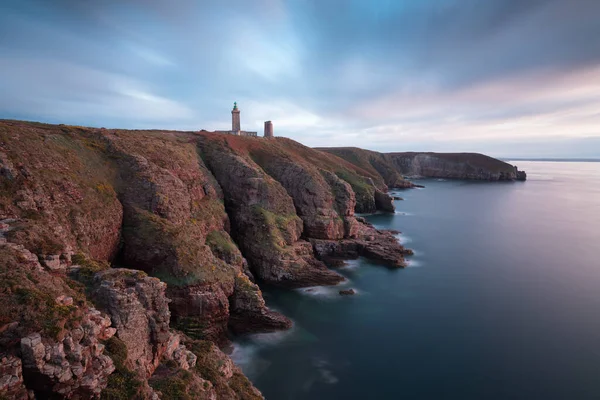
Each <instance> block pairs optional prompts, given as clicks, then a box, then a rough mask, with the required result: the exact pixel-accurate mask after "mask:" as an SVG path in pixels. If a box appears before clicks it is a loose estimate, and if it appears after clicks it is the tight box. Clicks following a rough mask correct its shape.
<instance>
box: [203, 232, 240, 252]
mask: <svg viewBox="0 0 600 400" xmlns="http://www.w3.org/2000/svg"><path fill="white" fill-rule="evenodd" d="M206 244H207V245H208V246H209V247H210V249H211V250H213V252H217V253H225V254H232V255H233V254H236V253H237V251H238V249H237V246H236V245H235V244H234V243H233V241H232V240H231V238H230V237H229V235H228V234H227V233H226V232H225V231H217V230H215V231H212V232H210V233H209V234H208V235H207V236H206Z"/></svg>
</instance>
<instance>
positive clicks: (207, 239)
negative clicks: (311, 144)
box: [0, 121, 414, 399]
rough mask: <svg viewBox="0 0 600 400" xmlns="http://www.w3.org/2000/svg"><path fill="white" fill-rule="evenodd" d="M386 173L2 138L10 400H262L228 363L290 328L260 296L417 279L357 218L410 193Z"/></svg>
mask: <svg viewBox="0 0 600 400" xmlns="http://www.w3.org/2000/svg"><path fill="white" fill-rule="evenodd" d="M384 167H385V166H384ZM381 168H383V167H381V166H380V169H381ZM388 172H389V174H388V175H386V177H383V176H382V175H379V173H377V171H375V172H373V171H372V170H370V169H368V168H366V169H365V168H363V167H361V166H359V165H356V164H353V163H351V162H348V161H346V160H344V159H342V158H339V157H337V156H335V155H332V154H329V153H327V152H323V151H318V150H315V149H310V148H308V147H305V146H302V145H301V144H299V143H297V142H294V141H292V140H289V139H285V138H274V139H272V140H264V139H259V138H252V137H238V136H232V135H222V134H215V133H210V132H201V133H197V132H171V131H125V130H109V129H95V128H83V127H72V126H66V125H46V124H37V123H26V122H20V121H0V189H1V190H0V260H2V262H0V282H1V284H0V300H1V301H2V302H3V304H4V307H3V309H2V310H1V311H0V347H1V353H2V354H1V357H0V360H1V362H0V397H2V396H4V397H6V398H16V399H28V398H34V397H37V398H48V397H58V398H61V397H62V398H72V399H83V398H98V397H103V398H104V397H105V398H115V399H121V398H139V399H158V398H161V399H172V398H184V399H217V398H223V399H259V398H262V395H261V394H260V392H259V391H258V390H257V389H256V388H255V387H254V386H253V385H252V384H251V383H250V382H249V381H248V379H247V378H246V377H245V376H244V375H243V374H242V373H241V371H240V370H239V369H238V368H237V367H236V366H235V365H234V364H233V362H232V361H231V359H229V357H228V356H227V355H225V354H224V353H223V352H222V351H221V350H220V348H225V347H227V346H228V345H229V343H230V339H231V338H232V337H235V335H240V334H248V333H257V332H272V331H276V330H285V329H289V328H290V327H291V325H292V322H291V321H290V320H289V319H288V318H287V317H285V316H284V315H282V314H280V313H277V312H275V311H273V310H270V309H269V308H268V307H267V306H266V304H265V301H264V299H263V296H262V292H261V290H260V287H259V284H263V283H266V284H270V285H276V286H280V287H286V288H298V287H307V286H315V285H335V284H337V283H339V282H341V281H343V280H344V277H343V276H342V275H340V274H338V273H337V272H336V271H335V270H334V269H332V267H335V266H336V265H339V263H340V260H343V259H353V258H357V257H367V258H370V259H372V260H374V261H376V262H377V263H379V264H382V265H385V266H387V267H389V268H402V267H404V266H405V265H406V262H405V259H404V257H405V256H406V255H410V254H412V252H411V251H410V250H409V249H405V248H404V247H403V246H402V245H400V244H399V242H398V240H397V239H396V237H395V235H396V234H397V232H393V231H386V230H378V229H376V228H375V227H373V226H372V225H371V224H369V223H368V222H367V221H366V220H365V219H364V218H361V217H358V216H356V215H355V213H359V212H361V213H362V212H366V213H371V212H376V211H381V212H393V211H394V205H393V200H394V199H393V198H392V197H391V196H390V195H389V194H387V190H388V188H389V187H395V188H409V187H413V186H414V185H413V184H412V183H411V182H409V181H407V180H405V179H404V178H403V177H402V176H401V175H400V174H398V173H393V171H388ZM386 182H389V183H393V185H388V184H387V183H386ZM343 294H344V295H348V294H351V293H349V292H348V293H343Z"/></svg>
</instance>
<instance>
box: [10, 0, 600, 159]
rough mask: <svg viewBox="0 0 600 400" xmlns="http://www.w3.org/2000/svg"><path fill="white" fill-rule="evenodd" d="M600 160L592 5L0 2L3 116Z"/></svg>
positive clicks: (536, 1)
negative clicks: (235, 110)
mask: <svg viewBox="0 0 600 400" xmlns="http://www.w3.org/2000/svg"><path fill="white" fill-rule="evenodd" d="M234 101H237V103H238V106H239V108H240V110H241V121H242V129H244V130H250V131H258V132H259V134H262V130H263V123H264V121H266V120H272V121H273V125H274V131H275V135H277V136H287V137H290V138H292V139H295V140H298V141H300V142H302V143H303V144H306V145H308V146H357V147H362V148H368V149H372V150H377V151H476V152H482V153H486V154H490V155H492V156H497V157H588V158H592V157H600V1H598V0H568V1H567V0H485V1H482V0H429V1H428V0H228V1H225V0H214V1H208V0H176V1H175V0H1V1H0V118H9V119H24V120H34V121H43V122H50V123H64V124H72V125H85V126H96V127H106V128H152V129H181V130H200V129H206V130H226V129H230V126H231V114H230V111H231V108H232V105H233V102H234Z"/></svg>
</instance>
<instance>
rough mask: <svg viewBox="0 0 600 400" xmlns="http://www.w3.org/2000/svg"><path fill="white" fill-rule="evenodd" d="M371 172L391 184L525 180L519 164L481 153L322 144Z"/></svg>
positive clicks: (391, 185)
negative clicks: (431, 180) (381, 150)
mask: <svg viewBox="0 0 600 400" xmlns="http://www.w3.org/2000/svg"><path fill="white" fill-rule="evenodd" d="M319 150H321V151H323V152H326V153H329V154H334V155H336V156H338V157H340V158H343V159H344V160H346V161H348V162H350V163H352V164H354V165H356V166H357V167H360V168H362V169H364V170H367V171H370V172H372V173H377V174H378V175H379V178H380V180H381V181H382V182H383V183H385V184H386V185H387V186H389V187H400V188H403V187H408V186H409V185H408V184H407V183H406V181H405V180H404V177H407V178H445V179H468V180H486V181H510V180H525V179H526V178H527V175H526V174H525V172H523V171H519V170H517V167H515V166H513V165H510V164H508V163H505V162H503V161H500V160H497V159H495V158H492V157H488V156H486V155H483V154H478V153H414V152H407V153H378V152H375V151H369V150H363V149H358V148H355V147H337V148H335V147H333V148H321V149H319Z"/></svg>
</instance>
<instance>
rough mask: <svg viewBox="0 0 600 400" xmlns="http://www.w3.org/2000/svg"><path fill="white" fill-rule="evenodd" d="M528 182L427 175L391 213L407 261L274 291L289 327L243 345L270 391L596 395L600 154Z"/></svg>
mask: <svg viewBox="0 0 600 400" xmlns="http://www.w3.org/2000/svg"><path fill="white" fill-rule="evenodd" d="M519 167H520V168H522V169H525V170H527V172H528V174H529V175H528V176H529V180H528V181H527V182H512V183H468V182H456V181H436V180H427V181H423V182H422V183H423V184H424V185H426V188H425V189H422V190H409V191H403V192H401V194H400V195H401V196H403V197H404V198H405V201H397V202H396V207H397V209H398V212H397V214H395V215H383V214H381V215H374V216H370V217H369V220H370V221H371V222H372V223H374V224H375V225H377V226H378V227H382V228H392V229H397V230H400V231H402V232H403V236H402V238H401V241H404V242H405V243H406V245H407V246H408V247H410V248H412V249H414V250H415V252H416V255H415V256H414V257H413V258H412V259H411V266H410V267H408V268H406V269H404V270H393V271H392V270H388V269H385V268H382V267H380V266H374V265H372V264H370V263H369V262H368V261H367V260H363V259H360V260H357V261H355V262H353V263H351V265H350V266H349V267H346V268H344V269H342V270H341V272H342V273H343V274H344V275H345V276H347V277H348V278H349V283H347V284H345V285H343V287H352V288H355V289H357V290H358V295H356V296H354V297H341V296H339V295H338V294H337V291H338V290H339V287H336V288H316V289H314V290H312V291H309V292H307V291H283V290H282V291H278V290H275V291H268V292H267V293H266V297H267V302H268V304H269V305H270V306H272V307H274V308H275V309H277V310H279V311H282V312H283V313H285V314H286V315H288V316H289V317H290V318H292V319H293V320H294V322H295V327H294V328H293V330H292V331H291V332H288V333H284V334H281V333H279V334H269V335H257V336H254V337H252V338H251V339H249V340H245V341H243V342H241V343H239V344H238V346H237V348H236V351H235V353H234V359H235V360H236V361H237V362H238V363H239V364H240V365H242V367H243V369H244V371H245V372H246V373H247V374H248V375H249V376H250V378H251V379H252V380H253V382H254V383H255V384H256V386H257V387H258V388H259V389H260V390H261V391H262V392H263V394H264V395H265V396H266V398H267V399H271V400H273V399H336V398H340V399H398V398H403V399H598V398H600V163H551V162H519Z"/></svg>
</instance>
